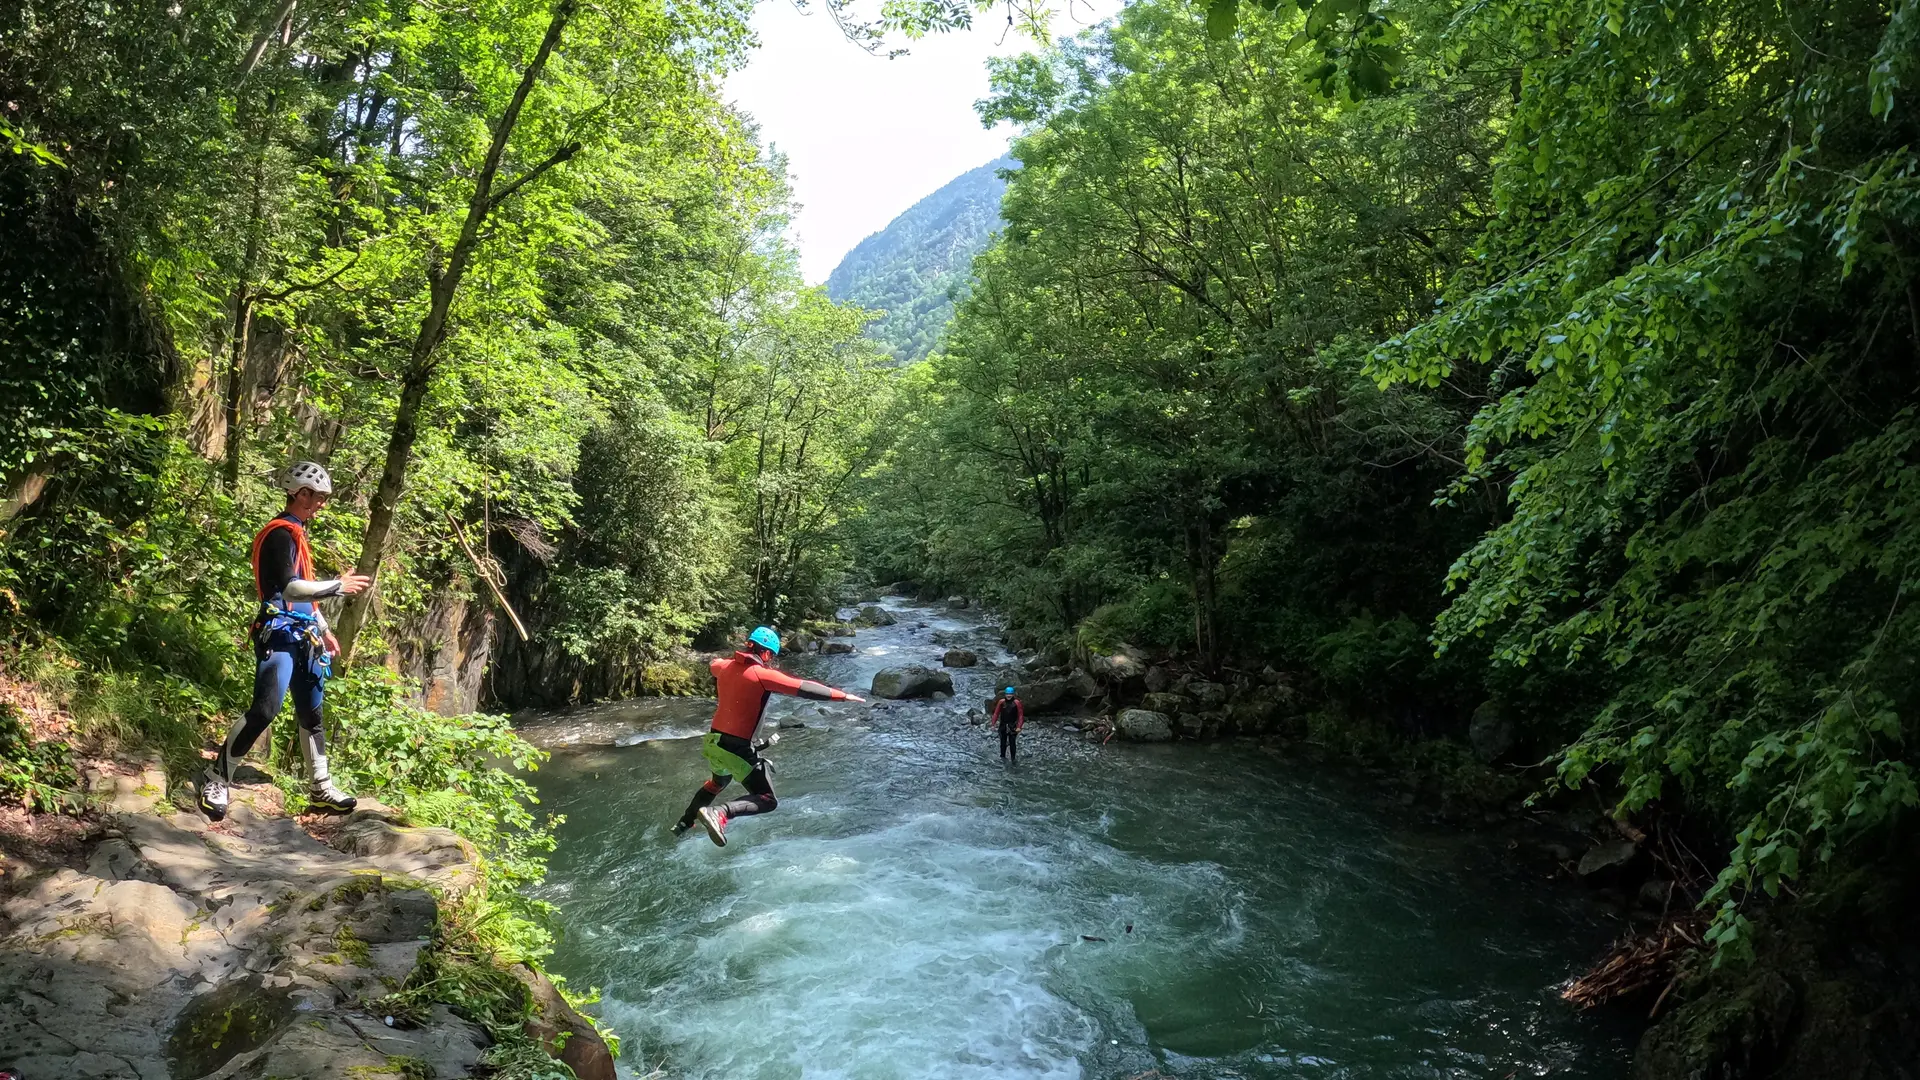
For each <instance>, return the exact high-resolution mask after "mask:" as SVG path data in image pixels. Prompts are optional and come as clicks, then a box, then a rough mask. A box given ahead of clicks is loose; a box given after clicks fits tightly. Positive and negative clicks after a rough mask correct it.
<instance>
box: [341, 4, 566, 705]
mask: <svg viewBox="0 0 1920 1080" xmlns="http://www.w3.org/2000/svg"><path fill="white" fill-rule="evenodd" d="M574 10H575V8H574V0H561V2H560V3H559V4H557V5H556V6H555V7H554V9H553V18H552V20H551V21H549V22H548V23H547V33H546V36H545V37H544V38H542V39H541V41H540V48H539V51H537V52H535V53H534V56H533V60H532V61H531V62H530V63H528V64H527V69H526V71H524V72H522V73H521V76H520V85H519V86H518V87H517V88H515V90H514V92H513V100H512V101H510V102H508V104H507V109H506V111H505V112H504V113H502V114H501V115H500V123H499V124H498V125H497V126H496V127H495V128H494V130H493V141H492V143H491V144H489V145H488V147H487V156H486V160H485V162H484V163H483V164H482V165H481V168H480V175H479V177H478V178H477V179H476V180H475V181H474V185H473V197H472V198H471V199H470V200H468V202H467V217H466V221H465V222H464V223H463V224H462V225H461V227H460V237H459V239H458V240H455V241H454V244H453V250H452V251H451V252H450V253H449V254H448V256H447V262H446V267H445V269H444V270H442V271H441V272H439V273H438V274H435V273H434V271H433V269H432V268H431V266H430V267H429V268H428V272H427V274H428V280H429V282H430V289H429V297H430V303H429V304H428V307H427V314H426V317H425V318H423V319H421V320H420V332H419V334H418V335H417V336H415V338H414V340H413V351H412V353H411V354H410V355H409V357H408V359H407V368H406V372H405V373H404V374H403V375H402V376H401V380H400V404H399V407H398V408H397V409H396V410H395V411H394V416H393V430H392V432H391V433H390V434H389V435H388V436H387V456H386V464H385V466H384V467H383V468H382V469H381V470H380V486H379V487H378V488H376V489H375V490H374V493H373V502H372V505H371V506H369V507H368V512H367V531H366V535H365V536H364V537H363V538H362V540H361V542H360V559H359V561H358V562H357V563H356V564H355V566H354V568H355V569H356V570H358V571H359V572H360V573H362V574H366V575H367V576H369V577H372V578H373V579H374V587H372V588H369V589H367V590H366V591H365V592H362V593H361V594H359V595H358V596H353V597H349V598H348V599H347V602H346V606H345V608H344V609H343V610H342V611H341V613H340V621H339V623H338V624H337V625H336V626H335V627H334V632H335V633H336V634H337V635H338V636H339V638H340V656H339V663H340V665H341V666H342V667H343V668H344V667H346V666H348V665H350V664H351V663H352V662H353V650H354V645H355V643H356V642H357V641H358V640H359V637H360V630H361V629H362V628H363V627H364V626H366V623H367V616H368V614H369V613H370V611H371V610H372V607H373V598H374V594H375V593H376V592H377V591H378V587H379V576H380V564H381V562H382V561H383V560H385V558H386V556H387V546H388V544H389V543H390V542H391V541H392V539H393V518H394V513H395V511H396V510H398V509H399V506H400V496H401V495H402V494H403V493H404V492H405V490H406V485H407V468H408V466H409V465H411V464H412V459H413V444H414V442H415V441H416V440H417V439H418V438H419V435H420V405H421V403H422V402H424V401H425V400H426V397H427V389H428V387H429V386H430V385H431V384H432V382H433V375H434V371H435V368H436V367H437V359H436V356H435V353H436V351H437V350H438V349H439V347H440V342H441V341H442V340H444V339H445V338H446V335H447V312H448V311H449V310H450V309H451V308H452V307H453V298H454V294H455V293H457V292H458V291H459V289H460V281H461V279H462V278H464V277H465V276H466V273H467V264H468V262H469V261H470V260H471V259H472V257H473V249H474V247H475V246H476V245H477V244H478V242H479V236H480V226H481V225H483V224H485V222H486V220H487V216H488V215H489V214H491V213H493V211H494V209H495V208H497V207H498V206H499V205H500V202H501V200H503V199H505V198H506V197H507V196H509V195H511V194H513V193H514V192H515V191H517V190H519V189H520V188H521V187H522V186H523V185H525V184H526V183H527V182H529V181H531V180H533V179H534V178H535V177H538V176H539V175H540V174H541V173H544V172H546V171H547V170H548V169H551V168H553V167H555V166H557V165H560V164H561V163H563V162H565V161H567V160H568V159H570V158H572V157H573V155H574V154H576V153H578V152H579V150H580V145H579V144H578V143H570V144H568V145H567V146H564V147H561V148H560V149H559V150H557V151H555V152H554V153H553V155H552V156H550V157H548V158H547V159H546V160H545V161H544V162H542V163H540V164H539V165H537V166H535V167H534V168H533V169H531V170H529V171H528V172H527V173H526V174H525V175H523V176H522V177H520V179H518V180H516V181H514V182H513V183H511V184H509V185H507V186H506V187H505V188H503V189H501V191H500V192H499V194H497V195H496V194H495V193H494V191H493V181H494V178H495V177H496V176H497V175H498V174H499V171H500V159H501V158H502V157H504V156H505V154H506V150H507V140H508V139H509V138H511V137H512V135H513V128H514V125H515V124H516V123H518V122H519V120H520V110H521V108H522V107H523V106H524V105H525V104H526V102H527V95H528V94H530V93H532V91H533V87H534V84H535V83H536V82H538V81H539V79H540V73H541V71H542V70H544V69H545V68H546V66H547V58H548V57H550V56H551V55H552V54H553V50H554V46H556V45H558V44H559V42H560V35H561V32H562V31H564V30H565V29H566V27H567V21H568V20H569V19H571V18H573V13H574Z"/></svg>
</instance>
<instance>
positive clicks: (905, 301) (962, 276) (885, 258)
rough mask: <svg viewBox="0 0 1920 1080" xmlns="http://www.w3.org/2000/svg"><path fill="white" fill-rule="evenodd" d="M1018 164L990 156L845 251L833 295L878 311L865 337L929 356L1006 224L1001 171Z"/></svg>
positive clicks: (915, 356) (832, 277) (900, 354)
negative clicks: (976, 264) (976, 260)
mask: <svg viewBox="0 0 1920 1080" xmlns="http://www.w3.org/2000/svg"><path fill="white" fill-rule="evenodd" d="M1013 167H1014V163H1013V159H1011V158H1005V157H1003V158H999V159H997V160H994V161H990V162H988V163H987V164H985V165H982V166H980V167H979V168H977V169H973V170H971V171H969V172H965V173H962V174H960V175H959V176H958V177H956V178H954V179H953V180H952V181H950V182H949V183H947V184H946V185H945V186H944V187H942V188H941V189H940V190H939V191H936V192H934V193H933V194H931V195H929V196H927V197H926V198H924V199H921V200H920V201H919V202H917V203H914V204H913V206H911V207H909V208H908V209H907V211H906V212H905V213H903V214H901V215H900V216H899V217H897V218H894V219H893V220H892V221H890V222H888V223H887V227H886V228H884V229H882V230H880V231H879V232H877V233H874V234H873V235H872V236H869V237H867V238H866V239H865V240H862V241H860V243H858V244H856V245H855V246H854V249H853V250H852V251H849V252H847V255H846V257H845V258H843V259H841V260H840V265H838V266H836V267H834V268H833V273H831V274H828V275H827V295H828V296H830V297H832V298H833V299H835V300H837V301H840V302H842V303H847V304H854V305H856V306H859V307H863V308H866V309H868V310H870V311H874V312H876V313H878V315H879V317H878V318H876V319H874V320H873V321H872V322H871V323H869V324H868V325H867V336H868V337H871V338H873V339H874V340H875V341H878V342H880V343H881V344H883V345H885V346H886V347H887V348H888V350H889V351H891V352H892V353H893V355H894V356H895V357H896V358H898V359H899V360H901V361H904V362H909V363H910V362H912V361H915V360H921V359H924V358H925V357H926V355H927V354H928V353H929V352H932V351H933V349H934V348H935V347H936V346H938V345H939V343H940V336H941V334H943V333H944V332H945V331H946V328H947V323H948V321H949V320H951V319H952V318H953V305H954V301H955V299H957V298H959V297H961V296H964V295H965V293H966V290H967V284H968V282H969V281H971V280H972V278H971V276H970V270H971V267H972V265H973V257H974V256H975V255H978V254H979V253H980V252H981V251H982V250H984V249H985V248H986V246H987V242H988V241H989V240H991V239H992V238H993V234H994V232H995V231H996V230H998V229H999V228H1000V196H1001V195H1002V194H1003V193H1005V191H1006V190H1007V182H1006V181H1005V180H1004V179H1002V178H1001V176H1000V173H1001V171H1002V170H1005V169H1010V168H1013Z"/></svg>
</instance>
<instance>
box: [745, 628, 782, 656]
mask: <svg viewBox="0 0 1920 1080" xmlns="http://www.w3.org/2000/svg"><path fill="white" fill-rule="evenodd" d="M747 640H748V641H749V642H751V643H752V644H755V645H758V646H760V647H761V648H763V649H765V650H767V651H768V652H770V653H772V654H773V655H775V656H779V655H780V635H779V634H776V633H774V632H773V631H772V630H770V629H768V628H767V627H764V626H756V627H754V628H753V633H751V634H748V635H747Z"/></svg>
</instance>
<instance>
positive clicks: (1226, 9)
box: [1207, 0, 1240, 41]
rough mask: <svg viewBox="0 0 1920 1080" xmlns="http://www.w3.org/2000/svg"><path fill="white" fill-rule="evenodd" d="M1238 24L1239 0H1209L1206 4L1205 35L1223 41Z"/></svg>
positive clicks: (1231, 33) (1230, 35) (1231, 34)
mask: <svg viewBox="0 0 1920 1080" xmlns="http://www.w3.org/2000/svg"><path fill="white" fill-rule="evenodd" d="M1239 25H1240V0H1210V2H1209V3H1208V5H1207V36H1208V37H1210V38H1212V39H1214V40H1215V41H1224V40H1226V39H1227V38H1230V37H1232V36H1233V32H1234V30H1236V29H1237V28H1238V27H1239Z"/></svg>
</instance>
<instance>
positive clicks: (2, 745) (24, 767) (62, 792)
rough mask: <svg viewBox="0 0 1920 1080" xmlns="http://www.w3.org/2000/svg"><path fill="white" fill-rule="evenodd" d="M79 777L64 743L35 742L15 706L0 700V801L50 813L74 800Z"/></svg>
mask: <svg viewBox="0 0 1920 1080" xmlns="http://www.w3.org/2000/svg"><path fill="white" fill-rule="evenodd" d="M79 783H80V776H79V773H77V772H76V771H75V770H74V767H73V753H72V751H71V750H70V749H69V748H68V746H67V744H66V743H64V742H59V741H56V740H52V739H49V740H45V741H42V742H35V741H34V739H33V732H32V730H31V729H29V728H28V727H27V721H26V718H25V717H23V716H21V715H20V710H19V708H17V707H16V706H14V705H12V704H10V703H6V702H0V801H5V802H9V803H12V802H17V803H19V804H20V805H22V806H24V807H26V808H27V809H28V810H33V811H37V812H40V813H51V812H53V811H55V810H60V809H63V808H65V807H67V806H69V805H71V804H72V803H73V789H74V788H76V787H78V786H79Z"/></svg>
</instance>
